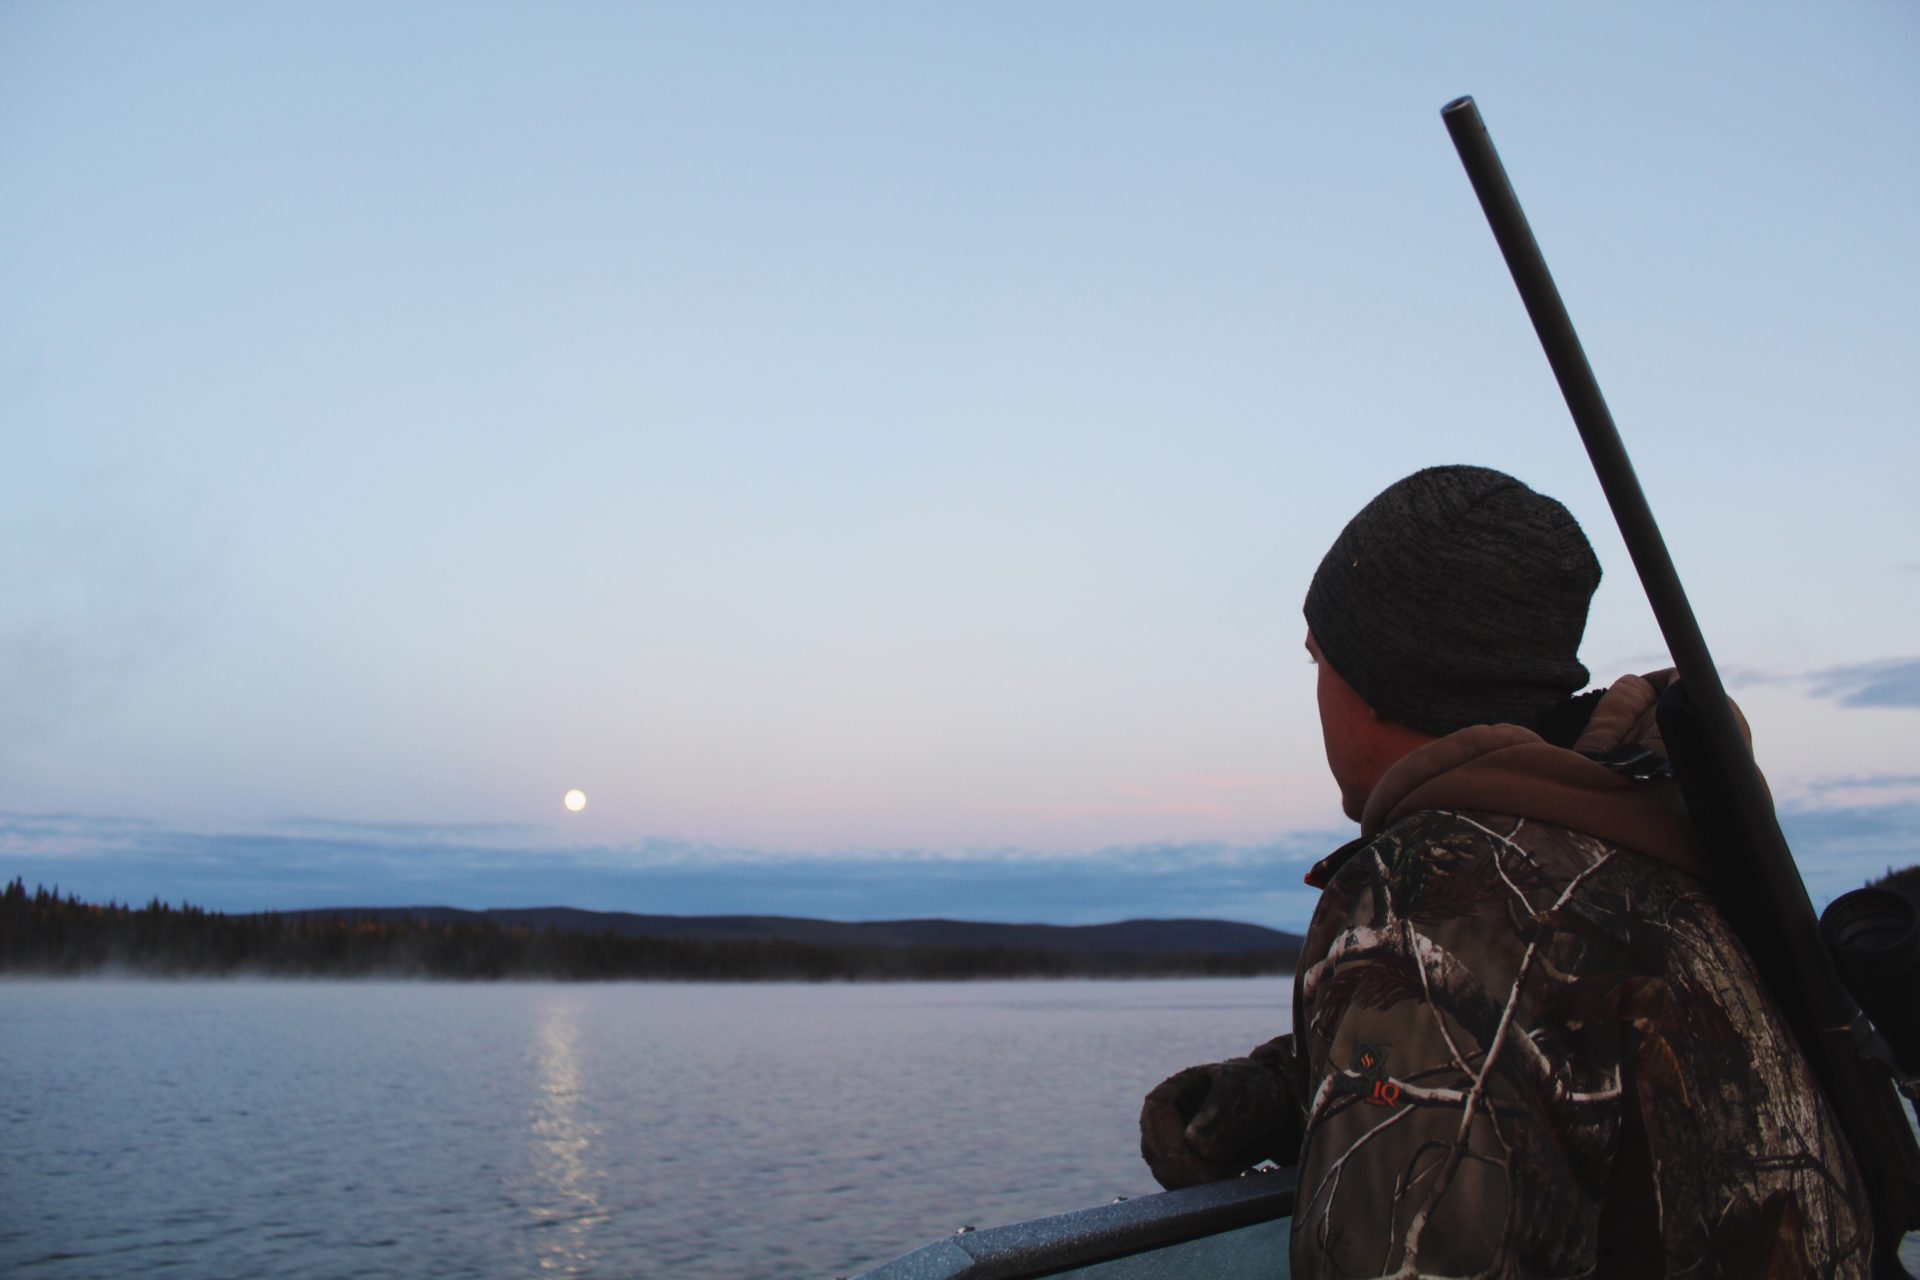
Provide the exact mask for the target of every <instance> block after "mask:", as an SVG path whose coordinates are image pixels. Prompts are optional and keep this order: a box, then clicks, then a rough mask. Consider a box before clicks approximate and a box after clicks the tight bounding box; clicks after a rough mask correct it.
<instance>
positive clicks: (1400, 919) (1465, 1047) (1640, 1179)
mask: <svg viewBox="0 0 1920 1280" xmlns="http://www.w3.org/2000/svg"><path fill="white" fill-rule="evenodd" d="M1661 683H1663V681H1662V680H1661V679H1660V678H1659V677H1648V678H1645V679H1643V678H1641V677H1627V678H1626V679H1624V680H1622V681H1620V682H1619V683H1617V684H1616V685H1615V686H1614V687H1613V688H1612V689H1611V690H1610V691H1609V692H1608V694H1607V696H1606V697H1605V698H1603V699H1602V700H1601V701H1600V703H1599V707H1598V710H1597V711H1596V712H1595V715H1594V717H1593V720H1592V722H1591V724H1590V727H1589V728H1588V730H1587V733H1586V735H1585V736H1584V737H1583V738H1582V739H1581V740H1580V741H1579V742H1578V743H1577V744H1576V747H1577V748H1578V749H1579V750H1582V751H1604V750H1606V749H1608V748H1610V747H1613V746H1617V745H1619V744H1620V743H1622V742H1635V741H1638V742H1647V743H1649V744H1650V745H1653V746H1655V747H1656V748H1657V746H1658V743H1657V738H1656V736H1655V731H1654V730H1653V728H1652V709H1653V704H1654V701H1655V697H1656V689H1657V688H1658V686H1659V685H1660V684H1661ZM1673 790H1674V788H1673V786H1672V784H1671V783H1670V782H1646V783H1638V782H1635V781H1633V780H1631V779H1628V778H1625V777H1622V776H1621V775H1619V774H1618V773H1616V772H1614V771H1611V770H1608V769H1606V768H1604V767H1602V766H1601V765H1599V764H1597V763H1594V762H1593V761H1592V760H1590V759H1588V758H1586V757H1584V756H1582V755H1580V754H1578V751H1569V750H1565V749H1562V748H1559V747H1553V746H1549V745H1548V744H1546V743H1545V742H1543V741H1541V740H1540V739H1539V738H1538V737H1537V736H1535V735H1533V734H1531V733H1529V732H1528V731H1526V730H1523V729H1520V728H1517V727H1515V726H1512V725H1486V726H1478V727H1476V728H1472V729H1468V730H1464V731H1463V732H1461V733H1458V734H1453V735H1450V736H1449V737H1447V738H1443V739H1441V740H1439V741H1438V742H1435V743H1432V744H1430V745H1429V746H1427V747H1425V748H1422V749H1421V750H1419V751H1416V752H1415V753H1413V754H1412V755H1410V756H1408V757H1407V758H1406V759H1404V760H1402V761H1401V762H1400V764H1399V765H1396V766H1395V768H1394V769H1393V770H1392V771H1390V772H1389V773H1388V775H1387V776H1386V777H1385V778H1383V779H1382V781H1381V783H1380V786H1379V787H1378V788H1377V789H1376V790H1375V792H1374V794H1373V795H1372V797H1371V798H1370V800H1369V803H1368V805H1367V810H1366V813H1365V815H1364V816H1363V819H1362V825H1361V831H1362V838H1361V839H1360V840H1358V841H1355V842H1354V843H1353V844H1351V845H1348V846H1346V847H1345V848H1343V849H1341V850H1339V851H1338V852H1336V853H1335V855H1334V856H1333V857H1331V858H1329V859H1327V860H1326V861H1325V862H1323V863H1322V864H1321V866H1320V867H1319V868H1316V873H1317V874H1318V875H1319V876H1320V882H1321V883H1322V884H1323V887H1324V893H1323V895H1322V898H1321V902H1320V905H1319V907H1318V909H1317V910H1316V911H1315V913H1314V918H1313V923H1312V925H1311V926H1310V928H1309V931H1308V936H1307V942H1306V947H1305V952H1304V954H1303V956H1302V959H1301V967H1300V969H1299V971H1298V974H1297V976H1296V979H1295V984H1296V985H1295V995H1294V1046H1293V1047H1294V1050H1295V1053H1296V1054H1297V1067H1296V1068H1295V1070H1296V1072H1297V1074H1296V1077H1295V1084H1296V1087H1297V1088H1298V1089H1299V1092H1300V1098H1301V1101H1302V1104H1303V1106H1304V1108H1305V1118H1304V1119H1305V1139H1304V1145H1303V1148H1302V1152H1301V1159H1300V1190H1299V1199H1298V1202H1297V1204H1296V1207H1295V1212H1294V1224H1293V1274H1294V1275H1295V1276H1297V1277H1302V1278H1303V1280H1304V1278H1305V1277H1316V1276H1387V1275H1397V1276H1415V1275H1445V1276H1467V1275H1475V1276H1478V1275H1488V1276H1529V1277H1531V1276H1587V1275H1604V1276H1643V1275H1644V1276H1714V1275H1728V1276H1736V1275H1737V1276H1748V1275H1751V1276H1770V1277H1771V1276H1779V1277H1788V1276H1796V1277H1797V1276H1814V1275H1819V1276H1865V1275H1866V1274H1867V1271H1868V1260H1869V1256H1870V1253H1871V1247H1870V1246H1871V1235H1870V1233H1871V1226H1870V1224H1869V1219H1868V1215H1867V1210H1866V1200H1865V1195H1864V1192H1863V1189H1862V1185H1861V1180H1860V1175H1859V1173H1858V1172H1857V1171H1856V1169H1855V1167H1854V1165H1853V1162H1852V1160H1851V1158H1850V1157H1849V1155H1848V1154H1847V1151H1846V1149H1845V1147H1844V1145H1843V1144H1842V1142H1841V1140H1840V1137H1839V1133H1838V1128H1837V1125H1836V1123H1835V1121H1834V1119H1833V1116H1832V1114H1831V1112H1830V1110H1829V1109H1828V1107H1827V1105H1826V1103H1825V1101H1824V1099H1823V1098H1822V1097H1821V1096H1820V1094H1819V1092H1818V1091H1817V1089H1816V1087H1815V1085H1814V1082H1813V1080H1812V1078H1811V1076H1810V1074H1809V1072H1808V1069H1807V1067H1806V1065H1805V1063H1804V1062H1803V1061H1802V1059H1801V1058H1800V1056H1799V1055H1798V1053H1797V1051H1796V1049H1795V1048H1794V1046H1793V1044H1792V1042H1791V1038H1790V1033H1789V1032H1788V1031H1787V1029H1786V1027H1785V1025H1784V1024H1783V1023H1782V1021H1781V1019H1780V1016H1779V1014H1778V1013H1777V1012H1776V1010H1775V1009H1774V1008H1773V1006H1772V1004H1771V1002H1770V1000H1769V999H1768V997H1767V996H1766V995H1765V993H1764V992H1763V991H1762V990H1761V989H1760V986H1759V983H1758V980H1757V979H1756V977H1755V975H1754V972H1753V969H1752V964H1751V961H1749V960H1748V958H1747V955H1746V953H1745V952H1744V951H1743V950H1742V948H1741V946H1740V944H1739V943H1738V941H1736V940H1735V938H1734V937H1733V935H1732V933H1731V932H1730V931H1729V929H1728V927H1727V925H1726V923H1725V922H1724V921H1723V920H1722V918H1721V916H1720V914H1719V912H1718V911H1717V910H1716V909H1715V908H1714V906H1713V905H1712V903H1711V902H1710V901H1709V899H1708V897H1707V895H1706V892H1705V890H1704V888H1703V886H1702V885H1701V883H1700V882H1699V880H1697V879H1696V878H1695V876H1694V875H1693V874H1692V871H1693V863H1692V858H1693V854H1692V852H1691V834H1690V830H1689V828H1688V827H1687V824H1686V818H1685V814H1684V809H1683V808H1682V807H1681V805H1680V803H1679V801H1678V797H1677V796H1676V795H1674V794H1673ZM1310 879H1311V877H1310Z"/></svg>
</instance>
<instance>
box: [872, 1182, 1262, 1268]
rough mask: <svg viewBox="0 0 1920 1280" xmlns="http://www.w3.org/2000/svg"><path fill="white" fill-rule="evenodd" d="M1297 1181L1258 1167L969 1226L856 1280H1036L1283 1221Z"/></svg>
mask: <svg viewBox="0 0 1920 1280" xmlns="http://www.w3.org/2000/svg"><path fill="white" fill-rule="evenodd" d="M1296 1185H1297V1180H1296V1178H1295V1174H1294V1171H1293V1170H1292V1169H1265V1170H1256V1171H1254V1172H1252V1173H1248V1174H1243V1175H1242V1176H1240V1177H1238V1178H1230V1179H1228V1180H1226V1181H1224V1182H1210V1183H1207V1184H1206V1185H1204V1186H1198V1187H1188V1188H1186V1189H1184V1190H1181V1191H1163V1192H1160V1193H1158V1194H1156V1195H1150V1196H1141V1197H1138V1198H1137V1199H1132V1200H1122V1201H1118V1202H1116V1203H1114V1204H1104V1205H1100V1206H1099V1207H1097V1208H1093V1209H1080V1210H1076V1211H1075V1212H1072V1213H1062V1214H1057V1215H1055V1216H1054V1217H1050V1218H1034V1219H1032V1220H1031V1221H1028V1222H1015V1223H1011V1224H1009V1225H1007V1226H1003V1227H987V1228H984V1229H982V1230H978V1231H964V1230H963V1231H961V1232H959V1233H957V1234H955V1235H951V1236H947V1237H945V1238H944V1239H940V1240H936V1241H934V1242H933V1243H932V1244H929V1245H925V1246H923V1247H921V1248H919V1249H915V1250H914V1251H913V1252H912V1253H909V1254H905V1255H903V1256H901V1257H899V1258H895V1259H894V1260H893V1261H891V1262H887V1263H882V1264H881V1265H880V1266H878V1267H876V1268H874V1269H873V1270H871V1271H865V1272H861V1273H860V1274H859V1275H857V1276H854V1277H852V1280H1031V1278H1033V1277H1039V1276H1058V1275H1060V1274H1061V1273H1063V1272H1072V1271H1077V1270H1078V1269H1080V1268H1085V1267H1091V1266H1094V1265H1096V1264H1099V1263H1103V1262H1113V1261H1118V1260H1123V1259H1127V1258H1135V1257H1139V1256H1140V1255H1146V1254H1153V1253H1158V1252H1161V1251H1165V1250H1171V1249H1174V1248H1175V1247H1176V1246H1180V1245H1183V1244H1187V1243H1189V1242H1193V1241H1200V1240H1205V1239H1208V1238H1212V1237H1225V1236H1227V1235H1228V1234H1229V1233H1232V1232H1236V1231H1243V1230H1245V1229H1248V1228H1252V1227H1258V1226H1260V1225H1262V1224H1264V1223H1270V1222H1276V1221H1284V1220H1285V1219H1287V1218H1288V1217H1290V1216H1291V1215H1292V1213H1293V1198H1294V1188H1295V1186H1296ZM1182 1252H1184V1251H1182ZM1278 1254H1279V1256H1278V1257H1275V1258H1273V1259H1272V1263H1273V1269H1272V1270H1270V1271H1265V1274H1268V1275H1273V1276H1284V1275H1286V1273H1287V1269H1286V1253H1285V1248H1284V1240H1282V1241H1281V1242H1280V1244H1279V1246H1278ZM1168 1261H1172V1258H1171V1257H1169V1259H1168ZM1183 1269H1184V1268H1183ZM1263 1270H1264V1269H1263ZM1139 1274H1159V1272H1158V1271H1154V1272H1148V1273H1139ZM1204 1274H1206V1275H1208V1276H1210V1277H1211V1276H1215V1275H1221V1276H1223V1277H1224V1274H1225V1273H1222V1272H1220V1271H1217V1270H1215V1269H1213V1268H1212V1267H1209V1268H1208V1269H1207V1270H1206V1271H1205V1272H1204ZM1248 1274H1251V1273H1248Z"/></svg>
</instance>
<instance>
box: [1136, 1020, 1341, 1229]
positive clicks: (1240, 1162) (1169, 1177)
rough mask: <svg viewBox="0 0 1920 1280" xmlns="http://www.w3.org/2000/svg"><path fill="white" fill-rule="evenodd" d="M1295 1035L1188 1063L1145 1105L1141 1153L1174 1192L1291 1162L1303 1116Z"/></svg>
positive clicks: (1164, 1081)
mask: <svg viewBox="0 0 1920 1280" xmlns="http://www.w3.org/2000/svg"><path fill="white" fill-rule="evenodd" d="M1293 1066H1294V1061H1293V1037H1292V1036H1281V1037H1279V1038H1278V1039H1276V1040H1271V1041H1269V1042H1267V1043H1266V1044H1263V1045H1261V1046H1260V1047H1259V1048H1258V1049H1255V1050H1254V1051H1253V1055H1252V1056H1251V1057H1246V1058H1229V1059H1227V1060H1226V1061H1225V1062H1210V1063H1207V1064H1205V1065H1203V1066H1197V1067H1188V1068H1187V1069H1186V1070H1185V1071H1180V1072H1176V1073H1175V1074H1173V1075H1171V1076H1169V1077H1167V1078H1166V1079H1165V1080H1162V1081H1161V1082H1160V1083H1159V1084H1158V1085H1156V1086H1155V1087H1154V1089H1153V1092H1151V1093H1149V1094H1148V1095H1147V1099H1146V1102H1145V1104H1144V1105H1143V1106H1142V1107H1141V1108H1140V1154H1141V1156H1142V1157H1144V1158H1145V1160H1146V1162H1147V1167H1148V1168H1149V1169H1151V1170H1152V1171H1153V1176H1154V1178H1155V1180H1157V1181H1158V1182H1159V1183H1160V1185H1161V1186H1163V1187H1165V1188H1166V1189H1167V1190H1169V1191H1173V1190H1177V1189H1179V1188H1180V1187H1191V1186H1196V1185H1198V1184H1199V1183H1202V1182H1216V1181H1218V1180H1220V1179H1221V1178H1231V1177H1233V1176H1234V1175H1235V1174H1237V1173H1240V1172H1242V1171H1244V1170H1247V1169H1251V1168H1252V1167H1253V1166H1254V1165H1256V1164H1258V1163H1260V1161H1262V1160H1273V1161H1276V1162H1278V1163H1282V1164H1292V1163H1293V1162H1294V1160H1295V1159H1296V1158H1297V1157H1298V1155H1299V1151H1300V1139H1301V1134H1302V1128H1303V1117H1302V1114H1301V1108H1300V1104H1299V1102H1298V1101H1297V1099H1296V1098H1295V1096H1294V1090H1293V1083H1292V1079H1293Z"/></svg>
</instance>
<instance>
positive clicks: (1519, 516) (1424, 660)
mask: <svg viewBox="0 0 1920 1280" xmlns="http://www.w3.org/2000/svg"><path fill="white" fill-rule="evenodd" d="M1599 585H1600V562H1599V561H1598V560H1596V559H1595V558H1594V554H1593V548H1592V547H1591V546H1590V545H1588V543H1587V537H1586V535H1585V534H1584V533H1582V532H1581V531H1580V525H1579V522H1577V521H1576V520H1575V519H1574V518H1573V516H1572V515H1571V514H1570V513H1569V512H1568V511H1567V509H1566V508H1565V507H1563V506H1561V505H1560V504H1559V503H1558V502H1555V501H1554V500H1553V499H1552V498H1549V497H1546V496H1545V495H1543V494H1538V493H1535V492H1534V491H1533V490H1531V489H1529V488H1527V486H1526V485H1524V484H1521V483H1520V482H1519V481H1518V480H1515V479H1514V478H1513V477H1512V476H1509V475H1504V474H1502V473H1501V472H1498V471H1491V470H1488V469H1487V468H1485V467H1429V468H1428V469H1426V470H1425V471H1416V472H1415V473H1414V474H1412V475H1410V476H1408V477H1407V478H1406V479H1404V480H1401V481H1399V482H1398V483H1396V484H1393V485H1390V486H1388V488H1387V489H1386V491H1385V492H1383V493H1382V494H1381V495H1380V496H1379V497H1377V498H1375V499H1374V500H1373V501H1372V502H1369V503H1368V504H1367V505H1366V506H1365V507H1364V508H1362V509H1361V511H1360V514H1359V515H1357V516H1355V517H1354V518H1353V519H1352V520H1351V521H1349V522H1348V523H1347V527H1346V528H1345V529H1343V530H1341V532H1340V536H1339V537H1338V538H1337V539H1335V540H1334V544H1333V547H1332V548H1331V549H1330V550H1329V551H1328V552H1327V554H1326V558H1325V559H1323V560H1322V561H1321V562H1320V568H1319V569H1318V570H1317V571H1316V572H1315V573H1314V575H1313V585H1312V586H1310V587H1308V588H1307V607H1306V613H1307V626H1308V627H1310V628H1312V631H1313V638H1314V642H1315V643H1316V644H1318V645H1319V646H1320V652H1321V654H1322V656H1324V657H1325V658H1326V660H1327V662H1328V663H1330V664H1331V665H1332V667H1333V669H1334V671H1335V672H1336V673H1338V674H1339V675H1340V677H1341V678H1342V679H1344V680H1345V681H1346V682H1347V683H1348V684H1350V685H1352V686H1353V689H1354V692H1356V693H1358V694H1359V695H1360V698H1361V700H1362V701H1364V702H1365V703H1366V704H1367V705H1368V706H1370V707H1372V708H1373V709H1374V710H1375V711H1378V712H1379V713H1380V714H1381V715H1382V716H1385V717H1386V718H1387V719H1389V720H1392V721H1394V722H1395V723H1397V724H1403V725H1406V726H1407V727H1408V728H1412V729H1418V730H1420V731H1421V732H1423V733H1432V734H1447V733H1452V732H1453V731H1454V730H1456V729H1463V728H1465V727H1466V726H1468V725H1472V724H1520V725H1528V726H1538V725H1540V724H1541V723H1543V722H1544V721H1546V720H1548V719H1550V718H1552V717H1553V715H1554V713H1555V712H1556V711H1557V710H1558V709H1560V708H1561V707H1563V706H1565V705H1566V703H1567V701H1568V699H1569V697H1571V695H1573V694H1574V693H1575V692H1576V691H1577V690H1579V689H1580V688H1581V686H1583V685H1585V684H1586V682H1587V669H1586V668H1585V667H1583V666H1581V665H1580V663H1579V662H1578V661H1577V660H1576V659H1575V657H1574V655H1575V653H1576V652H1577V651H1578V649H1579V647H1580V635H1581V633H1582V632H1583V631H1585V630H1586V626H1587V605H1588V603H1589V602H1590V601H1591V600H1592V599H1593V592H1594V588H1596V587H1597V586H1599Z"/></svg>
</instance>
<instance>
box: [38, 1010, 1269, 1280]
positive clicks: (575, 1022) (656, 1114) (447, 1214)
mask: <svg viewBox="0 0 1920 1280" xmlns="http://www.w3.org/2000/svg"><path fill="white" fill-rule="evenodd" d="M1291 993H1292V986H1291V980H1290V979H1287V978H1259V979H1223V980H1206V981H1179V982H1011V983H954V984H897V985H825V986H796V985H769V986H738V985H726V986H720V985H712V986H710V985H696V984H687V985H667V984H657V985H656V984H638V983H625V984H606V985H558V984H533V983H529V984H499V985H478V984H473V985H469V984H429V983H326V982H315V983H301V982H277V983H266V982H261V983H235V982H228V983H219V982H204V983H203V982H137V981H132V982H112V981H92V982H89V981H72V982H54V981H8V982H4V983H0V1150H4V1151H5V1153H6V1156H5V1159H4V1160H0V1204H4V1205H5V1206H6V1212H5V1213H4V1215H0V1271H5V1272H8V1273H12V1272H15V1271H21V1272H25V1273H27V1274H32V1275H36V1276H47V1277H108V1278H111V1277H123V1276H134V1275H143V1274H146V1273H148V1272H152V1271H158V1270H174V1271H176V1273H180V1274H193V1275H243V1274H272V1275H282V1276H306V1277H332V1276H350V1275H364V1274H368V1273H384V1274H407V1275H428V1274H431V1275H436V1276H501V1275H530V1274H551V1275H567V1276H609V1277H611V1276H675V1277H689V1278H692V1280H700V1278H703V1277H712V1278H714V1280H719V1278H722V1277H726V1278H730V1280H739V1278H743V1277H757V1276H775V1275H780V1276H789V1275H791V1276H831V1275H844V1274H847V1273H849V1272H852V1271H856V1270H860V1269H862V1268H864V1267H866V1266H870V1265H872V1264H874V1263H876V1262H878V1261H881V1260H883V1259H884V1258H886V1257H889V1256H892V1255H894V1254H897V1253H900V1252H903V1251H905V1250H906V1249H909V1248H912V1247H914V1246H915V1245H918V1244H921V1243H924V1242H925V1241H926V1240H928V1239H931V1238H933V1237H935V1236H938V1235H942V1234H945V1233H948V1232H951V1231H953V1230H954V1229H955V1228H957V1227H959V1226H961V1225H962V1224H972V1225H988V1224H991V1223H997V1222H1003V1221H1013V1220H1016V1219H1020V1218H1028V1217H1034V1216H1038V1215H1041V1214H1047V1213H1056V1212H1062V1211H1065V1210H1068V1209H1076V1208H1084V1207H1087V1206H1090V1205H1094V1204H1100V1203H1105V1202H1106V1201H1109V1200H1111V1199H1112V1198H1113V1197H1114V1196H1116V1195H1140V1194H1145V1193H1148V1192H1151V1191H1153V1190H1156V1188H1155V1186H1154V1184H1153V1181H1152V1178H1151V1177H1150V1176H1149V1175H1148V1174H1147V1171H1146V1168H1145V1166H1144V1165H1143V1164H1142V1163H1141V1161H1140V1158H1139V1154H1138V1150H1137V1143H1138V1138H1137V1130H1136V1128H1135V1121H1136V1117H1137V1115H1138V1110H1139V1105H1140V1098H1141V1095H1142V1094H1144V1093H1145V1092H1146V1090H1147V1089H1148V1088H1150V1087H1151V1086H1152V1085H1153V1084H1155V1083H1156V1082H1158V1081H1159V1080H1160V1079H1161V1078H1162V1077H1164V1076H1166V1075H1167V1074H1169V1073H1170V1072H1172V1071H1174V1070H1177V1069H1178V1068H1180V1067H1183V1066H1187V1065H1189V1064H1191V1063H1194V1062H1200V1061H1205V1060H1209V1059H1213V1058H1218V1057H1222V1056H1227V1055H1231V1054H1239V1053H1244V1052H1246V1051H1247V1050H1248V1049H1250V1048H1251V1047H1253V1046H1254V1045H1255V1044H1257V1043H1259V1042H1260V1041H1262V1040H1265V1039H1267V1038H1268V1037H1270V1036H1273V1035H1277V1034H1280V1033H1281V1032H1283V1031H1285V1030H1287V1029H1288V1024H1289V1013H1288V1008H1289V1002H1290V998H1291Z"/></svg>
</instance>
